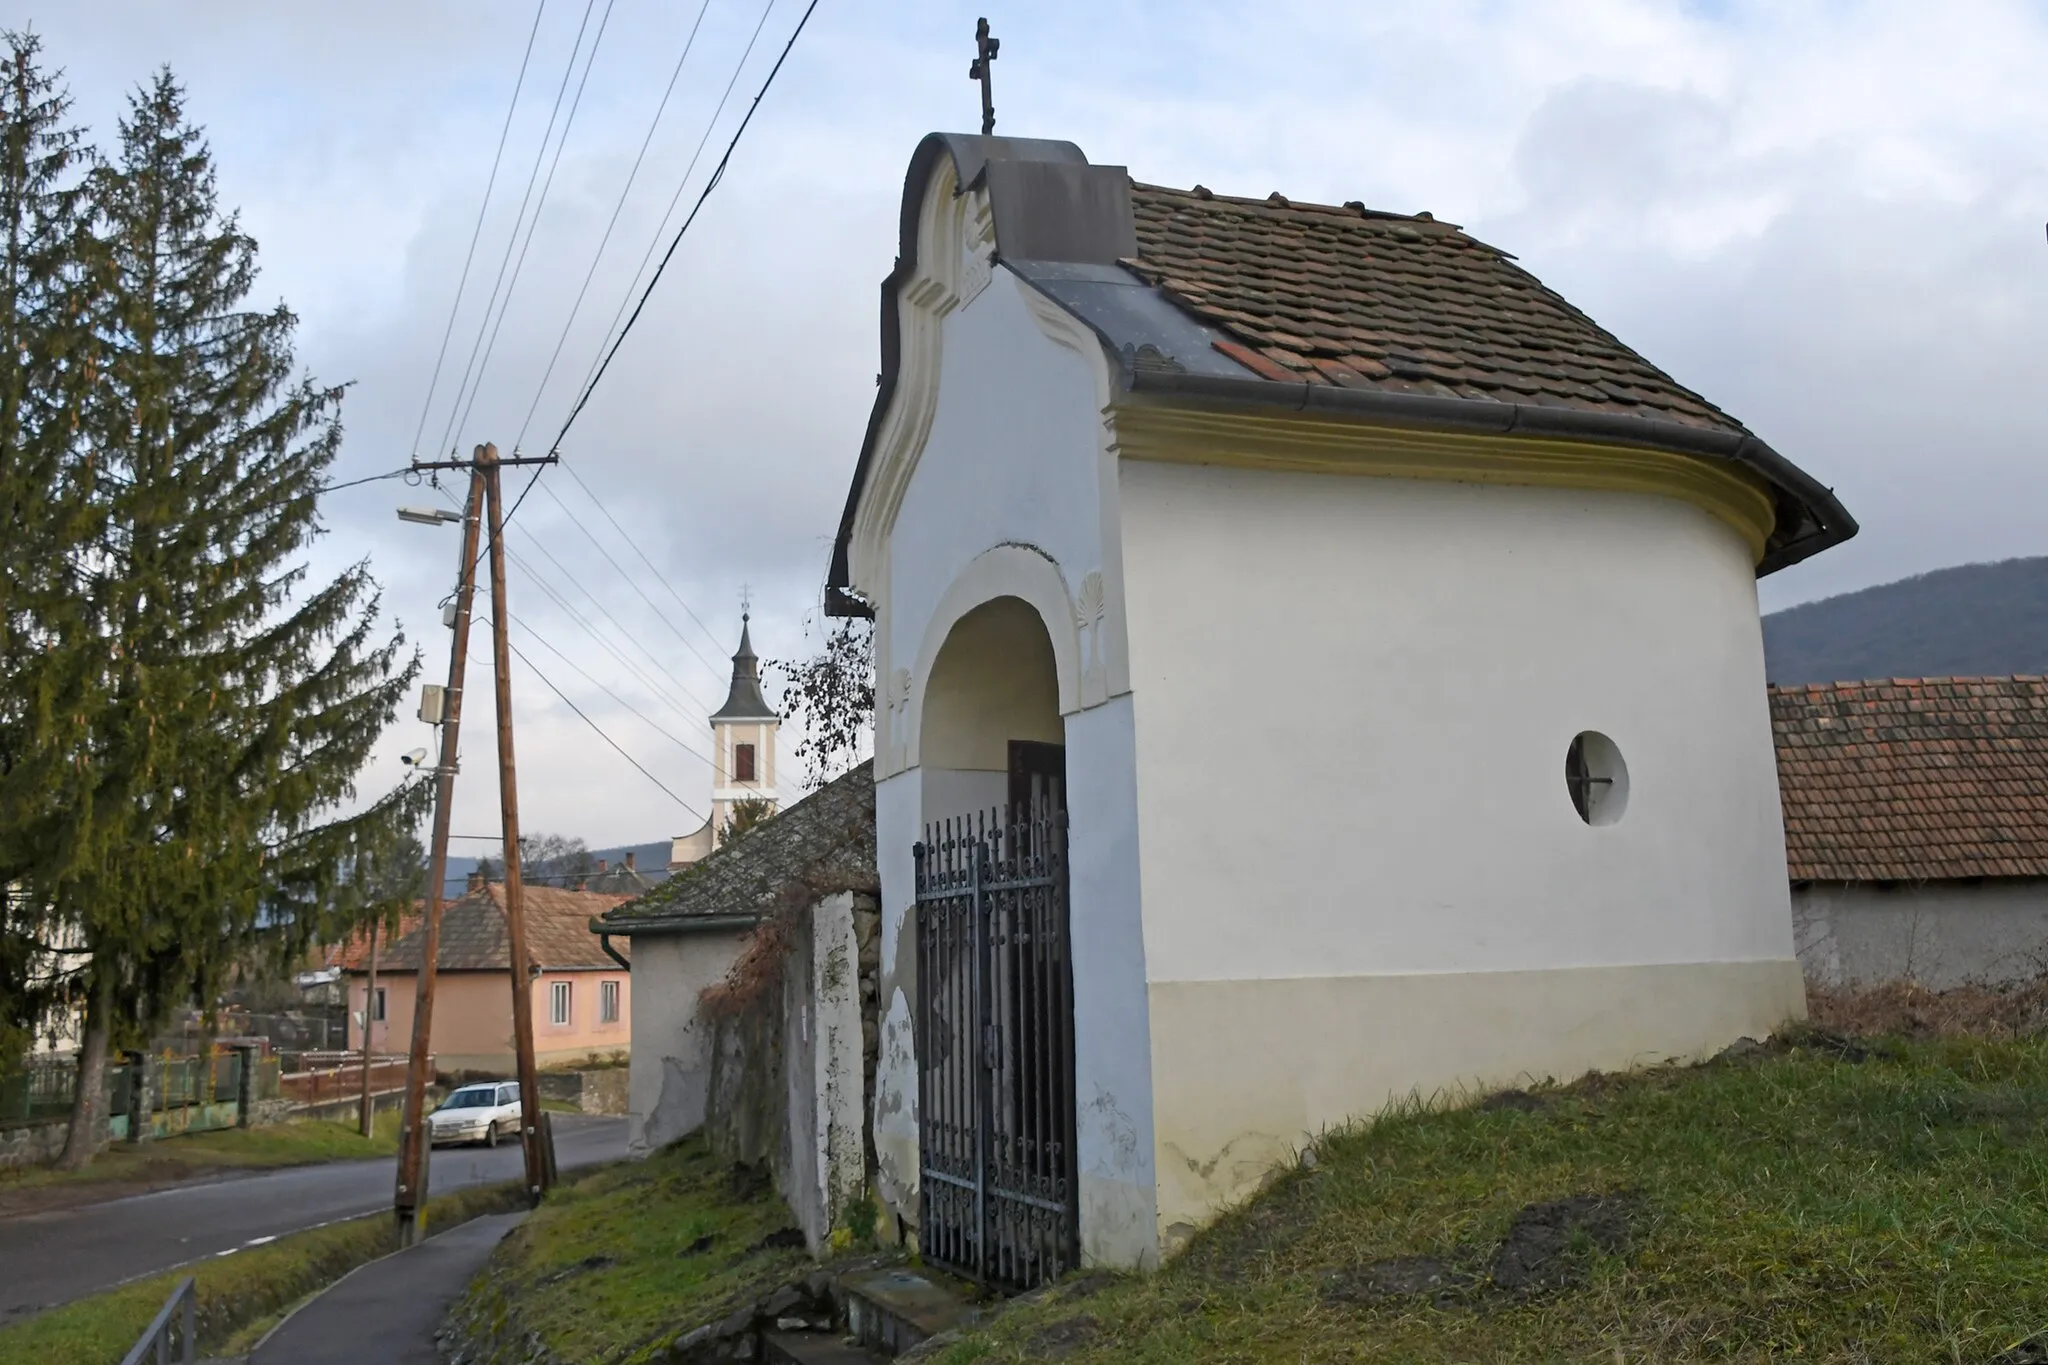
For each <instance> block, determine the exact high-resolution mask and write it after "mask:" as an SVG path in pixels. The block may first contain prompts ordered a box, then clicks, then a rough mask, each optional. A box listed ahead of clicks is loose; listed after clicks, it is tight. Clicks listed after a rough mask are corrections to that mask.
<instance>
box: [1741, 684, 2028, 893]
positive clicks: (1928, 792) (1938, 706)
mask: <svg viewBox="0 0 2048 1365" xmlns="http://www.w3.org/2000/svg"><path fill="white" fill-rule="evenodd" d="M1770 700H1771V725H1772V729H1773V731H1774V732H1775V736H1776V741H1777V751H1778V787H1779V793H1780V796H1781V797H1782V800H1783V803H1784V811H1785V853H1786V864H1787V868H1788V870H1789V871H1790V873H1791V876H1792V879H1793V880H1794V881H1919V880H1938V879H1945V878H1958V877H2039V876H2048V679H2043V678H2038V677H2009V678H1892V679H1887V680H1879V681H1874V682H1851V683H1821V684H1815V685H1812V686H1806V687H1774V688H1772V689H1771V693H1770Z"/></svg>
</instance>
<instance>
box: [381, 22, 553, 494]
mask: <svg viewBox="0 0 2048 1365" xmlns="http://www.w3.org/2000/svg"><path fill="white" fill-rule="evenodd" d="M547 7H548V0H540V4H539V5H537V6H535V7H534V11H533V27H532V28H531V29H529V30H528V31H527V34H526V54H525V55H524V56H522V57H521V58H520V59H519V78H518V79H517V80H515V81H513V82H512V102H511V103H510V104H509V105H507V106H506V107H505V126H504V127H502V128H500V129H499V130H498V150H497V152H496V153H495V154H493V155H492V157H491V175H490V179H488V180H486V181H485V182H484V199H483V202H482V203H481V204H478V205H477V206H476V226H475V227H474V228H472V229H471V230H470V234H469V251H468V254H466V255H465V256H463V258H462V275H461V277H460V278H459V279H458V280H456V282H455V302H454V303H452V304H450V305H448V325H447V326H446V327H445V328H443V329H442V330H441V349H440V350H439V351H438V352H436V353H435V355H434V374H433V377H432V378H431V379H429V380H428V381H427V401H426V402H424V403H422V404H420V421H419V426H418V427H416V428H415V429H414V430H413V433H412V449H413V454H414V455H415V456H417V455H418V454H419V448H420V437H421V436H423V435H425V434H426V430H427V414H428V413H429V412H432V411H433V408H434V391H435V390H436V389H437V388H439V387H440V383H441V364H442V362H443V361H445V360H446V359H447V358H448V338H449V337H451V336H453V335H454V334H455V318H456V315H457V314H458V313H460V312H461V311H462V292H463V290H464V289H466V288H467V287H468V286H469V267H470V263H471V262H472V261H474V260H475V259H476V244H477V242H478V240H479V239H481V238H482V237H483V235H484V215H485V213H486V212H487V211H488V210H489V209H490V207H491V192H492V191H493V190H494V189H496V188H497V184H498V166H499V164H500V163H501V162H503V161H504V159H505V139H506V137H507V136H508V135H510V133H511V132H512V115H513V114H515V113H516V112H518V109H519V92H520V90H521V89H523V88H524V87H525V85H526V68H527V64H528V63H529V62H531V61H532V60H533V40H534V38H535V37H536V36H537V35H538V34H539V33H540V18H541V15H543V14H545V13H546V12H547ZM457 396H458V397H459V396H460V395H457Z"/></svg>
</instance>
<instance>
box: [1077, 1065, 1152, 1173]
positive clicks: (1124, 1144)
mask: <svg viewBox="0 0 2048 1365" xmlns="http://www.w3.org/2000/svg"><path fill="white" fill-rule="evenodd" d="M1081 1123H1082V1128H1083V1130H1084V1131H1085V1132H1087V1133H1088V1134H1090V1135H1091V1136H1092V1137H1093V1138H1094V1139H1095V1140H1094V1141H1093V1142H1092V1143H1089V1142H1083V1143H1081V1144H1080V1146H1081V1150H1082V1151H1084V1152H1089V1153H1091V1154H1092V1159H1091V1160H1090V1161H1089V1163H1088V1174H1090V1175H1099V1176H1103V1177H1105V1178H1107V1179H1110V1180H1127V1179H1129V1178H1130V1176H1131V1175H1132V1174H1133V1173H1134V1172H1135V1171H1136V1170H1137V1169H1138V1125H1137V1123H1136V1122H1135V1121H1133V1120H1132V1118H1131V1116H1130V1115H1129V1114H1127V1113H1125V1112H1124V1111H1123V1107H1122V1106H1121V1105H1119V1104H1118V1103H1117V1098H1116V1096H1114V1095H1112V1094H1110V1093H1109V1091H1107V1090H1105V1089H1103V1088H1102V1087H1101V1086H1097V1087H1096V1088H1095V1097H1094V1098H1093V1099H1091V1100H1089V1101H1088V1103H1087V1104H1085V1105H1083V1106H1082V1108H1081Z"/></svg>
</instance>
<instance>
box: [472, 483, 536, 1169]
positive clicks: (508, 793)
mask: <svg viewBox="0 0 2048 1365" xmlns="http://www.w3.org/2000/svg"><path fill="white" fill-rule="evenodd" d="M476 463H477V468H478V470H479V472H480V473H481V474H482V476H483V480H484V489H485V497H486V501H487V503H488V505H489V507H490V522H491V657H492V666H493V667H492V671H493V672H494V673H495V674H496V679H495V681H496V685H497V709H498V812H499V816H500V819H501V821H502V823H503V826H504V841H505V927H506V934H507V937H509V938H510V939H511V950H512V962H511V964H510V965H511V973H510V975H511V977H512V1041H513V1046H514V1047H515V1048H516V1049H517V1051H518V1055H519V1136H520V1143H519V1145H520V1148H521V1150H522V1152H523V1153H524V1155H525V1157H526V1194H527V1198H528V1199H529V1200H530V1201H531V1202H532V1203H534V1204H536V1205H538V1204H539V1203H540V1200H541V1196H542V1195H543V1194H545V1193H547V1190H548V1187H549V1186H551V1185H553V1184H554V1167H555V1161H554V1142H553V1134H552V1132H551V1131H550V1128H549V1125H548V1122H547V1116H546V1115H545V1114H544V1113H543V1112H542V1111H541V1107H540V1079H539V1076H538V1074H537V1072H536V1068H535V1066H534V1060H533V973H532V969H531V967H530V965H529V964H530V963H531V961H532V959H531V958H530V957H528V955H527V951H526V904H525V888H524V887H523V886H522V885H521V882H520V866H519V863H520V856H519V770H518V761H517V760H516V758H515V757H514V756H513V752H512V640H511V636H510V633H509V632H510V629H511V618H512V609H511V603H510V602H509V600H508V599H507V597H506V592H505V494H504V488H503V485H502V483H501V482H500V480H499V477H498V471H499V461H498V448H497V447H496V446H494V445H488V444H487V445H484V446H482V447H481V448H479V449H478V451H477V456H476Z"/></svg>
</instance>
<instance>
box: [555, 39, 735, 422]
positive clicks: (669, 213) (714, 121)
mask: <svg viewBox="0 0 2048 1365" xmlns="http://www.w3.org/2000/svg"><path fill="white" fill-rule="evenodd" d="M774 9H775V0H768V3H767V4H765V5H763V6H762V7H761V17H760V18H759V19H758V20H756V21H755V23H754V31H753V33H752V34H750V35H749V36H748V38H747V46H746V48H745V49H744V50H743V51H742V52H741V53H740V59H739V61H738V62H736V63H735V64H734V65H733V68H732V78H731V79H730V80H728V81H727V82H726V83H725V90H724V92H723V93H722V94H720V95H719V97H718V107H717V108H715V109H713V110H712V111H711V118H710V119H709V120H708V121H707V122H706V123H705V124H704V133H703V136H701V137H699V138H698V139H697V149H696V150H695V151H693V152H691V153H690V164H689V165H687V166H685V167H683V174H682V177H681V178H680V179H678V180H677V181H676V192H675V193H674V194H673V195H671V196H670V197H669V201H668V207H667V208H666V209H664V210H663V211H662V215H661V221H660V222H659V223H657V224H655V227H654V234H653V235H652V236H651V237H649V238H648V239H647V250H645V251H644V252H642V253H641V254H640V264H639V265H637V266H635V267H633V278H632V279H630V280H628V281H626V292H625V294H624V295H623V296H622V297H621V298H620V299H619V306H618V307H617V308H615V309H613V310H612V320H611V321H610V322H608V323H606V324H605V328H604V335H603V336H601V337H600V338H599V339H598V343H597V354H596V355H593V356H592V357H591V358H590V368H589V369H586V370H585V371H584V372H583V386H584V387H587V386H588V385H589V383H590V376H591V375H592V374H593V373H595V372H596V370H597V365H598V362H599V361H600V360H602V359H604V348H605V347H606V346H607V345H609V344H610V342H611V339H612V332H613V330H614V329H615V328H617V327H618V325H619V319H620V318H622V317H624V316H625V315H626V310H627V309H628V308H630V307H632V305H633V293H634V291H635V290H637V289H638V288H639V287H640V277H641V276H642V275H644V274H646V273H647V263H648V262H649V261H651V260H653V259H654V253H655V252H656V251H658V250H660V249H661V240H662V238H663V236H665V235H666V234H667V232H668V224H669V220H670V219H671V218H673V217H675V215H676V205H678V204H680V203H682V202H683V191H684V190H687V189H688V188H689V187H690V177H691V176H692V175H694V174H696V172H697V163H698V162H699V161H700V160H702V159H703V156H704V149H705V148H706V147H707V146H709V145H710V143H711V135H712V133H714V132H716V131H717V130H718V120H719V119H720V118H721V117H722V116H723V115H724V113H725V106H726V105H727V104H728V103H729V102H730V101H731V100H732V92H733V91H734V90H735V89H737V88H738V86H739V83H740V75H741V73H742V72H744V71H745V70H746V69H747V58H749V57H751V56H753V55H754V45H755V44H756V43H758V42H760V41H761V30H762V29H764V28H766V27H767V26H768V15H769V14H770V13H771V12H772V11H773V10H774Z"/></svg>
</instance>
